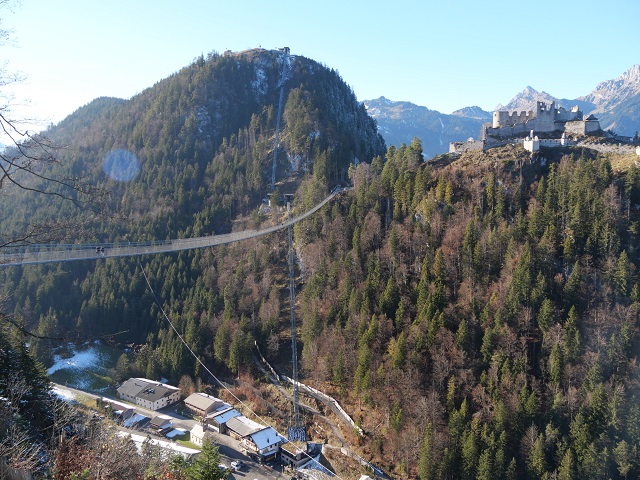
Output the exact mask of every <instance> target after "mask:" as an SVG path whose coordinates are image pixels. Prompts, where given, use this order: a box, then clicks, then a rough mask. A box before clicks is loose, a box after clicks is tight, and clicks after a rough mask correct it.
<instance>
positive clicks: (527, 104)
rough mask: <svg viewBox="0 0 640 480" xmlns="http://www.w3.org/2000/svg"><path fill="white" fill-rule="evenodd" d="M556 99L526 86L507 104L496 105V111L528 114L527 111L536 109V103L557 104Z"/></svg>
mask: <svg viewBox="0 0 640 480" xmlns="http://www.w3.org/2000/svg"><path fill="white" fill-rule="evenodd" d="M557 101H558V99H557V98H556V97H554V96H553V95H550V94H548V93H547V92H544V91H543V92H539V91H537V90H536V89H535V88H533V87H530V86H527V88H525V89H524V90H523V91H521V92H520V93H518V94H517V95H516V96H515V97H513V98H512V99H511V100H510V101H509V103H507V104H506V105H502V104H501V103H499V104H498V105H496V108H495V109H496V110H509V111H518V112H522V111H525V112H528V111H529V110H535V109H536V103H537V102H545V103H551V102H557Z"/></svg>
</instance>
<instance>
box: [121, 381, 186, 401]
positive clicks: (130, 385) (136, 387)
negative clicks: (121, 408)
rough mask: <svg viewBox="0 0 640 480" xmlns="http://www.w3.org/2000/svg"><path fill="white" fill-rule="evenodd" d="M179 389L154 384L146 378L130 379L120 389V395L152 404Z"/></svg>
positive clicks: (157, 383)
mask: <svg viewBox="0 0 640 480" xmlns="http://www.w3.org/2000/svg"><path fill="white" fill-rule="evenodd" d="M178 390H179V389H178V388H176V387H173V386H171V385H167V384H164V383H160V382H154V381H153V380H148V379H146V378H130V379H129V380H127V381H126V382H124V383H123V384H122V385H120V386H119V387H118V393H119V394H120V395H128V396H130V397H135V398H141V399H143V400H148V401H150V402H155V401H156V400H158V399H160V398H163V397H167V396H169V395H171V394H172V393H174V392H176V391H178Z"/></svg>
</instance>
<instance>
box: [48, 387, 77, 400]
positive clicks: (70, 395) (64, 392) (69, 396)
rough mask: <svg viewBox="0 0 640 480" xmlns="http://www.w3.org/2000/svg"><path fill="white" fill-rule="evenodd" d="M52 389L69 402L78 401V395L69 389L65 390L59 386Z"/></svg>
mask: <svg viewBox="0 0 640 480" xmlns="http://www.w3.org/2000/svg"><path fill="white" fill-rule="evenodd" d="M51 391H52V392H53V393H55V394H56V395H57V396H58V398H60V399H61V400H64V401H65V402H67V403H74V402H75V401H76V396H75V395H74V394H73V393H72V392H70V391H69V390H64V389H62V388H59V387H53V388H52V389H51Z"/></svg>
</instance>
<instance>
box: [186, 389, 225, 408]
mask: <svg viewBox="0 0 640 480" xmlns="http://www.w3.org/2000/svg"><path fill="white" fill-rule="evenodd" d="M184 404H185V405H187V406H189V407H192V408H195V409H197V410H203V411H206V410H209V409H211V408H212V407H213V408H217V406H222V405H223V404H224V402H223V401H222V400H220V399H219V398H216V397H212V396H211V395H207V394H206V393H199V392H197V393H192V394H191V395H189V396H188V397H187V398H185V399H184Z"/></svg>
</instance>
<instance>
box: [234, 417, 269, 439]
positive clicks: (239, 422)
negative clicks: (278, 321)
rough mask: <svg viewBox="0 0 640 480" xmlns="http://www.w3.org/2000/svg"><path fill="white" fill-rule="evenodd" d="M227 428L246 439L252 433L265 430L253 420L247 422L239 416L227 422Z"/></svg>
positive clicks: (245, 418) (246, 419)
mask: <svg viewBox="0 0 640 480" xmlns="http://www.w3.org/2000/svg"><path fill="white" fill-rule="evenodd" d="M227 427H228V428H229V429H230V430H233V431H234V432H236V433H237V434H238V435H240V436H241V437H247V436H249V435H251V434H252V433H256V432H259V431H260V430H263V429H264V428H265V426H264V425H260V424H259V423H257V422H254V421H253V420H249V419H248V418H247V417H245V416H243V415H240V416H237V417H233V418H230V419H229V420H227Z"/></svg>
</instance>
